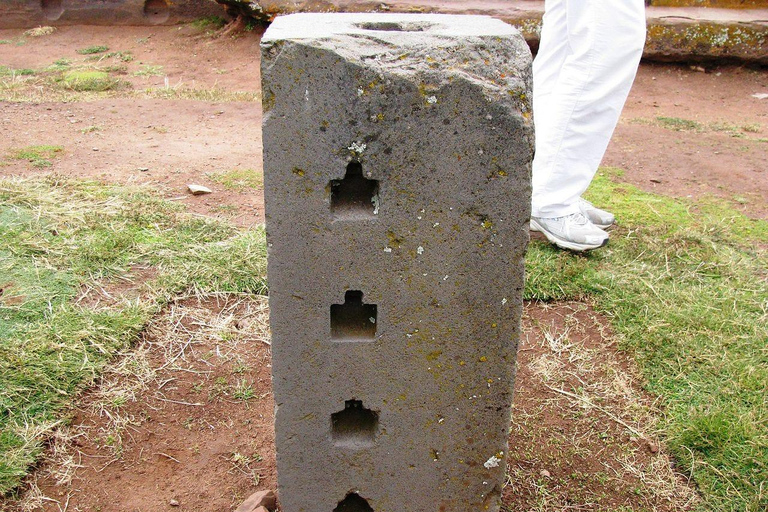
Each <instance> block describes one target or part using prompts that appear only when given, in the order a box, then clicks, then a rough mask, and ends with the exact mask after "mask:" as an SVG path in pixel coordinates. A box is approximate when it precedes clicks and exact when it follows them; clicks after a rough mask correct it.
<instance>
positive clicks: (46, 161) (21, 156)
mask: <svg viewBox="0 0 768 512" xmlns="http://www.w3.org/2000/svg"><path fill="white" fill-rule="evenodd" d="M62 151H64V148H63V147H62V146H45V145H43V146H27V147H24V148H19V149H12V150H11V151H10V154H9V156H10V158H13V159H14V160H27V161H28V162H29V163H31V164H32V167H37V168H39V169H42V168H44V167H50V166H52V165H53V162H51V160H53V159H54V158H55V157H56V156H57V155H58V154H59V153H61V152H62Z"/></svg>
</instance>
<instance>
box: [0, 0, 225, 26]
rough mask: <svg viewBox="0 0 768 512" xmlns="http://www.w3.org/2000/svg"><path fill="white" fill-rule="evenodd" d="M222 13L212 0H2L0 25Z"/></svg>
mask: <svg viewBox="0 0 768 512" xmlns="http://www.w3.org/2000/svg"><path fill="white" fill-rule="evenodd" d="M221 13H222V9H221V7H220V6H218V5H216V4H215V3H213V2H210V1H209V0H173V1H171V0H100V1H93V0H1V1H0V28H19V27H35V26H39V25H77V24H84V25H159V24H173V23H178V22H180V21H184V20H192V19H195V18H198V17H201V16H210V15H213V14H218V15H221Z"/></svg>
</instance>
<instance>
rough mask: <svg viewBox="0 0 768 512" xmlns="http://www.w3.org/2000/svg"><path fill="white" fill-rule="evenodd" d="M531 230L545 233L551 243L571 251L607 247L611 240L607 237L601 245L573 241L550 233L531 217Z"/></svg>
mask: <svg viewBox="0 0 768 512" xmlns="http://www.w3.org/2000/svg"><path fill="white" fill-rule="evenodd" d="M601 229H602V228H601ZM531 230H532V231H538V232H540V233H544V236H546V237H547V240H549V241H550V242H551V243H553V244H555V245H556V246H558V247H559V248H561V249H567V250H569V251H574V252H586V251H592V250H594V249H599V248H601V247H605V246H606V245H607V244H608V240H609V239H608V238H606V239H605V240H603V243H601V244H600V245H587V244H579V243H576V242H571V241H569V240H566V239H564V238H559V237H557V236H555V235H554V234H552V233H550V232H549V231H547V230H546V229H544V228H543V227H541V225H540V224H539V223H538V222H536V220H535V219H531Z"/></svg>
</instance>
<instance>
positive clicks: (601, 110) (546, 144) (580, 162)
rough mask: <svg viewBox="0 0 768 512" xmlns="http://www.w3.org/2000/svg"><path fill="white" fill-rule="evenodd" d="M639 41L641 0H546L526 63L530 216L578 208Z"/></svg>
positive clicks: (631, 73)
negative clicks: (531, 154)
mask: <svg viewBox="0 0 768 512" xmlns="http://www.w3.org/2000/svg"><path fill="white" fill-rule="evenodd" d="M644 43H645V2H644V0H546V2H545V14H544V24H543V27H542V30H541V43H540V46H539V53H538V55H537V56H536V59H535V60H534V62H533V115H534V125H535V127H536V156H535V158H534V160H533V200H532V206H533V210H532V215H533V216H534V217H562V216H564V215H570V214H572V213H576V212H578V211H579V207H578V204H577V200H578V198H579V196H580V195H581V194H582V193H583V192H584V191H585V190H586V189H587V187H588V186H589V183H590V182H591V181H592V178H593V177H594V175H595V172H596V171H597V167H598V165H600V161H601V160H602V158H603V154H604V153H605V150H606V148H607V147H608V141H609V140H610V138H611V135H612V134H613V130H614V128H615V127H616V123H617V122H618V120H619V114H621V109H622V108H623V107H624V102H625V101H626V99H627V95H628V94H629V89H630V87H631V86H632V82H633V81H634V79H635V73H636V72H637V65H638V63H639V62H640V56H641V55H642V52H643V45H644Z"/></svg>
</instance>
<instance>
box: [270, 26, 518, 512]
mask: <svg viewBox="0 0 768 512" xmlns="http://www.w3.org/2000/svg"><path fill="white" fill-rule="evenodd" d="M530 64H531V56H530V52H529V50H528V47H527V46H526V44H525V41H524V40H523V39H522V37H521V36H519V34H518V33H517V32H516V31H515V30H514V29H512V28H511V27H509V26H508V25H506V24H504V23H503V22H501V21H498V20H494V19H492V18H489V17H481V16H446V15H388V14H380V15H355V14H351V15H350V14H333V15H316V14H298V15H292V16H287V17H283V18H278V19H277V20H276V21H275V22H274V23H273V25H272V26H271V27H270V29H269V30H268V31H267V33H266V34H265V36H264V39H263V41H262V77H263V90H264V99H263V105H264V174H265V201H266V219H267V237H268V243H269V283H270V307H271V326H272V335H273V383H274V390H275V398H276V403H277V411H276V435H277V457H278V460H277V462H278V480H279V488H280V500H281V504H282V510H285V511H286V512H310V511H311V512H322V511H328V512H332V511H339V512H341V511H347V510H349V511H363V510H374V511H377V512H383V511H393V512H394V511H398V512H410V511H412V512H425V511H441V512H458V511H461V512H466V511H467V510H498V508H499V506H500V491H501V486H502V482H503V478H504V466H505V464H504V460H505V454H506V451H507V433H508V428H509V411H510V404H511V400H512V383H513V379H514V362H515V354H516V349H517V340H518V338H519V330H520V315H521V296H522V288H523V274H524V265H523V256H524V253H525V248H526V245H527V242H528V219H529V215H530V162H531V159H532V154H533V125H532V117H531V112H530V100H529V98H530V92H529V91H530V84H531V71H530Z"/></svg>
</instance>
